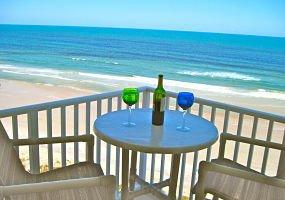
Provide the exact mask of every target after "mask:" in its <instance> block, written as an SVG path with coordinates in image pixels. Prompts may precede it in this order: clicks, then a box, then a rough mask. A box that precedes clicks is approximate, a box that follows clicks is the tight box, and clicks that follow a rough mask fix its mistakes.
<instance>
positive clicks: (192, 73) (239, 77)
mask: <svg viewBox="0 0 285 200" xmlns="http://www.w3.org/2000/svg"><path fill="white" fill-rule="evenodd" d="M177 73H178V74H184V75H190V76H201V77H211V78H227V79H237V80H245V81H260V78H257V77H253V76H249V75H245V74H241V73H236V72H200V71H179V72H177Z"/></svg>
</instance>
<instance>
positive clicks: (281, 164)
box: [277, 129, 285, 179]
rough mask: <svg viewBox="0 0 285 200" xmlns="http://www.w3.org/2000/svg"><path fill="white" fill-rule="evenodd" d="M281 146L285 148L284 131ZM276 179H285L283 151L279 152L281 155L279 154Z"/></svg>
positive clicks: (284, 155) (284, 154) (284, 152)
mask: <svg viewBox="0 0 285 200" xmlns="http://www.w3.org/2000/svg"><path fill="white" fill-rule="evenodd" d="M282 144H283V145H284V146H285V129H284V135H283V143H282ZM277 177H278V178H282V179H285V151H281V154H280V159H279V165H278V171H277Z"/></svg>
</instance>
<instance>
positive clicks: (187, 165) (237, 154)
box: [0, 87, 285, 199]
mask: <svg viewBox="0 0 285 200" xmlns="http://www.w3.org/2000/svg"><path fill="white" fill-rule="evenodd" d="M153 90H154V89H153V88H150V87H142V88H139V91H140V99H141V101H140V102H138V103H137V104H136V105H135V106H136V108H141V107H143V108H149V107H151V103H150V102H152V95H151V93H152V92H153ZM176 96H177V94H176V93H174V92H167V105H166V106H167V108H168V109H176V110H178V109H179V107H178V106H177V105H176V100H175V99H176ZM124 108H125V105H124V104H122V101H121V91H115V92H109V93H103V94H96V95H90V96H84V97H78V98H71V99H65V100H60V101H54V102H48V103H41V104H35V105H30V106H23V107H18V108H11V109H4V110H0V119H1V120H2V121H3V123H4V126H5V128H6V129H7V130H8V133H9V136H10V137H11V138H13V139H17V138H18V137H19V136H21V137H22V135H25V136H26V137H27V138H30V139H33V138H38V137H54V136H59V135H60V136H62V137H64V136H66V135H78V134H92V133H93V130H92V125H93V122H94V120H95V119H96V118H97V117H98V116H100V115H102V114H104V113H107V112H111V111H114V110H120V109H124ZM191 112H192V113H193V114H197V115H199V116H201V117H204V118H206V119H208V120H210V121H211V122H213V123H214V124H215V125H216V126H217V128H218V130H219V132H220V133H222V132H224V133H225V132H229V133H232V134H236V135H243V136H248V137H251V138H256V137H259V138H261V139H264V140H266V141H271V140H274V142H277V143H284V144H285V136H284V130H285V117H284V116H279V115H275V114H270V113H264V112H261V111H256V110H251V109H246V108H242V107H238V106H233V105H229V104H224V103H220V102H216V101H210V100H206V99H201V98H196V100H195V104H194V106H193V107H192V109H191ZM20 127H21V129H20ZM23 127H24V129H23ZM19 132H21V134H19ZM22 132H23V134H22ZM67 145H68V144H62V145H61V146H60V147H59V149H60V153H59V154H60V164H61V165H62V166H65V165H67V164H69V163H72V162H74V163H77V162H79V161H80V160H82V155H84V151H82V150H81V144H78V143H74V144H72V146H71V147H70V146H69V147H70V148H68V150H67ZM218 145H219V144H218V143H216V144H214V145H213V146H212V147H210V148H208V149H206V150H201V151H197V152H193V153H187V154H183V155H182V158H181V159H182V161H181V163H182V164H181V168H180V175H179V177H180V179H179V183H178V188H177V189H178V199H182V197H183V196H187V197H189V199H193V195H192V193H191V188H192V187H193V185H194V184H195V182H196V179H197V171H198V170H197V168H198V163H199V162H200V161H201V160H207V161H209V160H211V159H212V158H216V157H217V154H218ZM232 146H233V147H234V148H232V149H231V148H229V149H227V150H226V155H228V157H230V158H231V159H233V160H234V161H237V162H239V163H242V164H244V165H246V166H248V167H250V168H254V169H256V170H259V171H260V172H261V173H263V174H267V175H275V174H276V173H277V170H278V166H279V156H280V152H271V151H269V149H266V148H265V149H262V148H261V147H254V146H253V145H251V146H244V145H242V144H239V143H238V142H236V143H235V144H233V145H232ZM54 148H55V147H54V145H48V146H43V147H41V148H39V146H30V147H29V150H28V152H29V156H28V157H29V159H28V163H29V166H28V167H27V168H28V169H29V170H30V171H31V172H33V173H38V172H39V171H40V166H41V165H44V164H45V162H46V164H47V166H48V169H53V168H54V165H55V153H54ZM260 148H261V149H260ZM42 149H46V150H47V151H46V152H47V153H46V154H47V159H46V161H45V159H43V157H44V155H43V156H40V154H41V152H42ZM16 150H17V152H21V151H22V150H21V149H20V151H19V149H16ZM43 151H44V150H43ZM95 151H96V152H95V154H94V155H95V161H96V162H97V163H100V164H101V166H102V168H103V170H104V171H105V173H106V174H107V175H108V174H114V175H116V178H117V184H118V185H119V184H120V162H121V156H120V151H121V150H120V148H118V147H114V146H112V145H110V144H106V143H105V142H103V141H100V140H99V139H98V138H96V142H95ZM23 152H24V151H23ZM70 152H72V154H73V156H72V157H71V158H70ZM271 154H272V155H274V156H270V155H271ZM276 155H277V156H276ZM21 156H22V154H20V157H21ZM139 158H140V159H139V169H138V170H139V171H138V173H139V176H140V177H141V178H144V179H146V180H147V181H150V182H151V183H153V182H156V181H159V180H163V178H164V177H167V176H169V169H170V166H169V165H168V163H170V155H156V154H145V153H140V157H139ZM260 158H261V159H260ZM158 160H159V162H157V161H158ZM67 161H69V163H67Z"/></svg>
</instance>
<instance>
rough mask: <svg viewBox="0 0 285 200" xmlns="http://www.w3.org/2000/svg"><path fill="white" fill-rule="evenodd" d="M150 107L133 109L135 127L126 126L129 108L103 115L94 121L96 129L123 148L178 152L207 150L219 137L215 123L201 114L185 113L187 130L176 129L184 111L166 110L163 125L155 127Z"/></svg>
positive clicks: (96, 132) (110, 141) (153, 151)
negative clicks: (200, 115)
mask: <svg viewBox="0 0 285 200" xmlns="http://www.w3.org/2000/svg"><path fill="white" fill-rule="evenodd" d="M151 116H152V110H151V109H134V110H132V122H134V123H136V126H134V127H125V126H123V125H122V123H123V122H125V121H127V118H128V110H120V111H115V112H110V113H107V114H104V115H102V116H100V117H98V118H97V119H96V121H95V122H94V132H95V134H96V135H97V137H99V138H100V139H102V140H103V141H105V142H107V143H109V144H112V145H115V146H118V147H122V148H124V149H129V150H134V151H140V152H145V153H165V154H178V153H186V152H192V151H197V150H200V149H204V148H207V147H209V146H210V145H212V144H213V143H215V142H216V141H217V139H218V130H217V128H216V127H215V125H214V124H213V123H211V122H209V121H208V120H206V119H203V118H201V117H199V116H196V115H192V114H186V116H185V119H186V126H187V127H189V128H190V130H189V131H188V132H181V131H178V130H176V127H177V126H179V125H180V124H181V123H182V113H181V112H179V111H173V110H166V111H165V114H164V116H165V118H164V125H163V126H153V125H152V123H151Z"/></svg>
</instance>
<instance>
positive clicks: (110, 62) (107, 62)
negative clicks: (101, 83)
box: [104, 61, 119, 65]
mask: <svg viewBox="0 0 285 200" xmlns="http://www.w3.org/2000/svg"><path fill="white" fill-rule="evenodd" d="M104 63H106V64H112V65H118V64H119V63H118V62H112V61H104Z"/></svg>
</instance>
